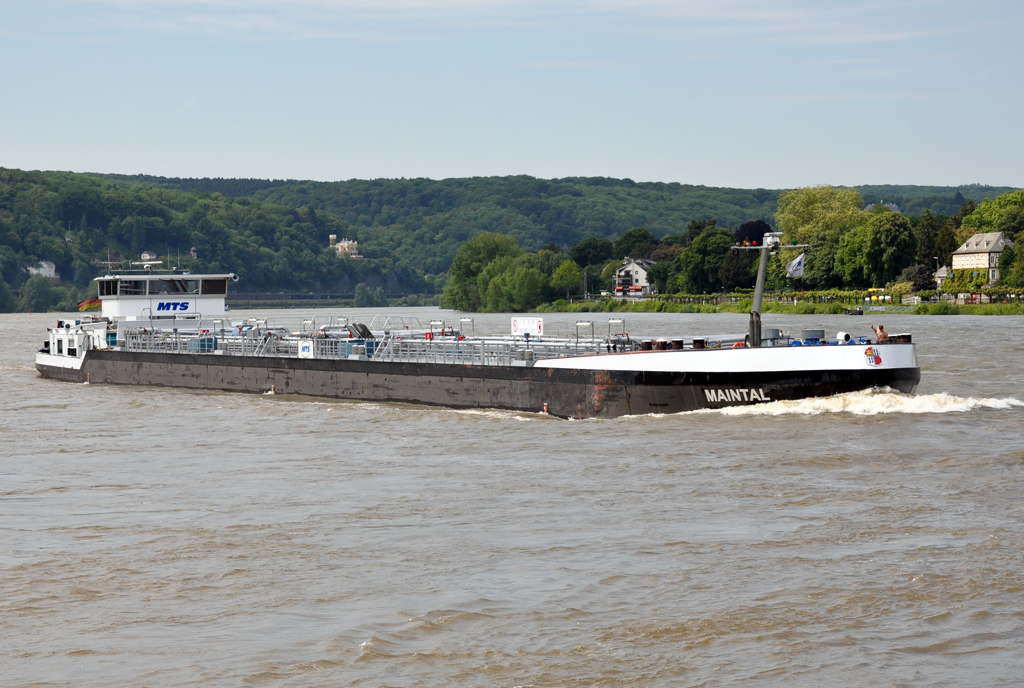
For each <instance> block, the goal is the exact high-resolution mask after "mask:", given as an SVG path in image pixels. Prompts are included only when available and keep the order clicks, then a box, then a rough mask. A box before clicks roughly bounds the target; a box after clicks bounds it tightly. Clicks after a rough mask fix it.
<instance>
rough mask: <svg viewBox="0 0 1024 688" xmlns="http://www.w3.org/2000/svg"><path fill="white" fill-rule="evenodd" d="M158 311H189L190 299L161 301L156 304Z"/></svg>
mask: <svg viewBox="0 0 1024 688" xmlns="http://www.w3.org/2000/svg"><path fill="white" fill-rule="evenodd" d="M156 309H157V310H158V311H187V310H188V301H161V302H160V303H158V304H157V305H156Z"/></svg>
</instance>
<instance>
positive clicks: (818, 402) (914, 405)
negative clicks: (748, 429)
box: [693, 388, 1024, 416]
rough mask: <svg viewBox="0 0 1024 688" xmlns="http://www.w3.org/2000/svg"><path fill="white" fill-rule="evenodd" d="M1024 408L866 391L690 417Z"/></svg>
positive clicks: (1010, 402)
mask: <svg viewBox="0 0 1024 688" xmlns="http://www.w3.org/2000/svg"><path fill="white" fill-rule="evenodd" d="M1019 407H1024V401H1021V400H1020V399H1014V398H1013V397H1007V398H1004V399H977V398H974V397H958V396H954V395H952V394H946V393H945V392H941V393H939V394H923V395H920V396H915V395H913V394H904V393H902V392H897V391H895V390H893V389H889V388H882V389H868V390H864V391H860V392H849V393H847V394H837V395H835V396H831V397H816V398H813V399H798V400H794V401H770V402H767V403H764V404H754V405H752V406H729V407H726V408H723V409H703V410H701V411H694V412H693V413H720V414H723V415H727V416H784V415H807V416H813V415H818V414H822V413H852V414H854V415H857V416H875V415H880V414H884V413H911V414H919V413H963V412H966V411H973V410H975V409H983V408H989V409H1011V408H1019Z"/></svg>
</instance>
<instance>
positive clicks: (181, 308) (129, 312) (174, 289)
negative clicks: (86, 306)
mask: <svg viewBox="0 0 1024 688" xmlns="http://www.w3.org/2000/svg"><path fill="white" fill-rule="evenodd" d="M237 279H238V277H237V276H236V275H234V274H231V273H228V274H224V275H189V274H160V273H145V274H112V275H104V276H103V277H97V278H96V280H95V282H96V283H97V285H98V286H99V298H100V300H101V301H102V303H103V311H102V315H103V317H104V318H110V319H111V320H113V319H115V318H126V319H128V320H139V319H146V320H149V319H155V318H164V317H174V316H175V315H198V316H211V317H212V316H219V315H222V314H223V313H224V311H225V307H224V306H225V304H224V299H225V298H226V297H227V293H228V282H229V281H236V280H237Z"/></svg>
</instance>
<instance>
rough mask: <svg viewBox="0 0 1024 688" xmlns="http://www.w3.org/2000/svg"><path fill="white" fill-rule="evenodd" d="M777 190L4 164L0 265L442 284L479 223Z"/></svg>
mask: <svg viewBox="0 0 1024 688" xmlns="http://www.w3.org/2000/svg"><path fill="white" fill-rule="evenodd" d="M860 190H861V193H862V194H863V196H864V198H865V199H866V200H867V201H869V202H872V203H873V202H876V201H877V200H884V201H886V202H896V203H898V204H900V206H901V207H903V208H904V209H905V210H906V211H907V212H911V213H917V212H923V210H924V209H931V210H932V212H933V213H935V214H937V215H953V214H955V212H957V211H958V209H959V208H960V206H961V204H962V201H963V200H964V199H965V198H966V199H970V200H973V201H975V202H980V201H982V199H984V198H994V197H995V196H997V195H999V194H1000V193H1003V192H1005V191H1007V190H1008V189H1007V188H1003V187H985V186H965V187H959V188H952V187H910V186H870V187H860ZM779 193H780V192H779V191H776V190H767V189H753V190H747V189H729V188H715V187H704V186H693V185H685V184H675V183H672V184H665V183H646V182H645V183H637V182H633V181H631V180H629V179H609V178H602V177H596V178H584V177H569V178H564V179H551V180H545V179H536V178H533V177H527V176H510V177H479V178H467V179H445V180H430V179H381V180H370V181H364V180H351V181H344V182H311V181H292V180H289V181H285V180H260V179H182V178H168V177H155V176H149V175H112V174H106V175H104V174H76V173H70V172H28V171H21V170H13V169H4V168H0V273H2V279H3V281H4V282H6V283H7V284H8V285H10V287H12V288H14V289H18V288H20V287H21V285H22V284H23V283H24V282H25V281H26V280H27V279H28V277H29V272H28V269H29V268H33V267H35V266H37V265H38V264H39V261H44V260H45V261H51V262H53V263H54V264H55V265H56V266H57V270H58V272H59V273H60V275H61V278H62V279H63V280H64V282H65V283H68V284H71V285H74V286H75V287H76V288H77V289H78V290H84V289H85V288H86V287H87V286H88V284H89V281H90V279H91V278H92V277H94V276H96V275H97V274H99V273H101V272H102V271H103V270H104V269H105V268H104V266H103V265H102V264H103V262H104V261H107V260H108V259H110V260H115V261H117V260H138V258H139V255H140V254H141V253H142V251H153V252H155V253H157V254H159V256H160V258H161V259H164V260H166V261H167V264H168V265H174V264H179V265H181V266H182V267H187V268H190V269H192V270H195V271H201V270H224V271H232V272H236V273H238V274H239V275H241V276H242V278H243V282H241V283H240V285H239V288H240V289H243V290H245V291H279V290H282V291H299V290H301V291H315V292H328V291H330V292H341V291H344V292H348V293H351V292H352V291H353V290H354V288H355V286H356V285H358V284H366V285H368V286H369V287H371V288H377V287H381V288H383V289H384V290H385V291H387V292H389V293H392V294H394V293H413V292H415V293H439V292H440V291H441V289H442V288H443V286H444V283H445V280H446V276H447V271H448V269H449V267H450V266H451V264H452V261H453V260H454V258H455V254H456V252H457V251H458V249H459V247H460V246H461V245H462V244H463V243H465V242H466V241H467V240H468V239H470V238H471V237H474V236H477V235H479V234H481V233H485V232H496V233H500V234H506V235H510V236H511V237H513V238H514V239H515V240H516V242H517V243H518V245H519V246H520V247H521V248H522V249H523V250H525V251H528V252H529V251H534V252H535V251H537V250H538V249H540V248H542V247H544V246H551V245H554V247H572V246H573V245H576V244H578V243H580V242H581V241H583V240H584V239H587V238H600V239H613V240H614V239H617V238H619V237H621V236H622V235H623V234H624V233H625V232H626V231H627V230H629V229H630V228H633V227H645V228H647V230H649V231H650V232H651V233H652V234H653V236H654V237H656V238H657V239H662V238H664V237H666V236H675V235H680V234H681V233H684V232H686V231H687V227H688V226H689V225H690V224H691V222H692V221H699V220H712V219H713V220H716V221H717V227H718V228H726V229H735V228H737V227H738V226H740V225H741V224H743V223H746V222H750V221H753V220H762V221H767V222H769V223H774V219H773V217H774V214H775V212H776V210H777V201H778V197H779ZM330 234H337V235H338V237H339V238H351V239H357V240H358V241H359V248H360V252H361V253H362V254H363V255H364V256H366V260H361V261H360V260H350V259H347V258H338V257H337V256H336V254H335V253H334V251H333V250H331V249H330V248H329V247H328V236H329V235H330ZM192 249H195V254H196V257H195V258H191V257H190V255H191V253H190V252H191V250H192ZM0 291H3V289H2V288H0ZM74 296H77V294H71V292H70V291H69V292H68V296H67V298H68V299H71V298H73V297H74ZM3 300H4V299H3V296H2V294H0V301H3ZM2 307H3V305H2V304H0V308H2Z"/></svg>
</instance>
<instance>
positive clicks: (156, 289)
mask: <svg viewBox="0 0 1024 688" xmlns="http://www.w3.org/2000/svg"><path fill="white" fill-rule="evenodd" d="M198 293H199V280H189V279H161V280H150V281H149V294H150V296H174V295H182V294H198Z"/></svg>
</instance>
